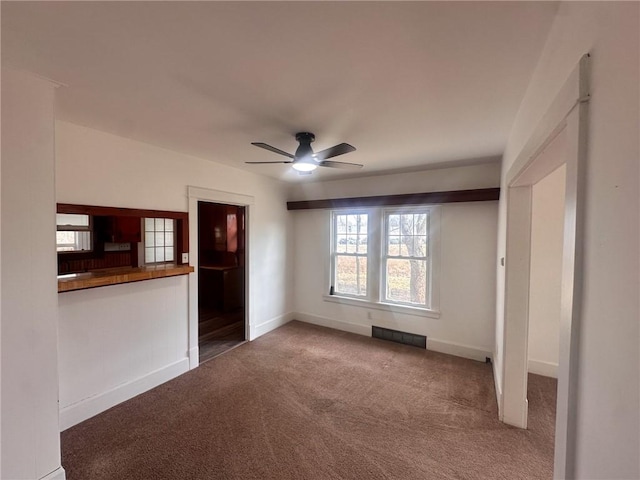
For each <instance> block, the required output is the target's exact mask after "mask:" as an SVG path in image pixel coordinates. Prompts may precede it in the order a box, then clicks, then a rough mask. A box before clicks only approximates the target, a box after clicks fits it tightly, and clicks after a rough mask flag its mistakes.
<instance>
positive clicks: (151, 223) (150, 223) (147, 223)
mask: <svg viewBox="0 0 640 480" xmlns="http://www.w3.org/2000/svg"><path fill="white" fill-rule="evenodd" d="M155 225H156V222H155V219H153V218H145V219H144V229H145V230H146V231H147V232H152V231H153V230H154V229H155V228H156V227H155Z"/></svg>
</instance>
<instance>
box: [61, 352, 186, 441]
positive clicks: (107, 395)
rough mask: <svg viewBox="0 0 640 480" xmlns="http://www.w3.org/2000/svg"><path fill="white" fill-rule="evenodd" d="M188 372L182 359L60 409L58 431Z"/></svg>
mask: <svg viewBox="0 0 640 480" xmlns="http://www.w3.org/2000/svg"><path fill="white" fill-rule="evenodd" d="M187 371H189V359H188V358H183V359H181V360H178V361H177V362H174V363H172V364H170V365H167V366H165V367H163V368H160V369H158V370H155V371H153V372H151V373H149V374H148V375H145V376H143V377H141V378H138V379H136V380H133V381H131V382H127V383H124V384H122V385H118V386H116V387H114V388H112V389H110V390H107V391H105V392H103V393H100V394H98V395H94V396H91V397H88V398H85V399H83V400H80V401H79V402H76V403H74V404H72V405H68V406H66V407H63V408H61V409H60V431H64V430H66V429H67V428H70V427H73V426H74V425H77V424H78V423H80V422H83V421H85V420H87V419H89V418H91V417H93V416H95V415H97V414H99V413H102V412H104V411H105V410H108V409H109V408H111V407H113V406H115V405H118V404H119V403H122V402H124V401H126V400H129V399H131V398H133V397H135V396H137V395H140V394H141V393H144V392H146V391H148V390H151V389H152V388H155V387H157V386H158V385H161V384H163V383H165V382H168V381H169V380H171V379H173V378H176V377H177V376H179V375H182V374H183V373H185V372H187Z"/></svg>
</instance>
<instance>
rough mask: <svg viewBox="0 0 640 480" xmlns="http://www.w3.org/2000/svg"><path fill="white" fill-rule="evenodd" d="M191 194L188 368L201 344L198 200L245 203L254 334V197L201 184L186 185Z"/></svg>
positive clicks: (247, 273)
mask: <svg viewBox="0 0 640 480" xmlns="http://www.w3.org/2000/svg"><path fill="white" fill-rule="evenodd" d="M187 196H188V198H189V263H190V264H191V265H193V266H194V267H195V272H194V273H192V274H191V275H189V352H188V355H189V369H190V370H191V369H194V368H196V367H197V366H198V365H199V364H200V361H199V348H198V265H199V263H198V262H199V259H198V202H199V201H203V202H213V203H223V204H226V205H237V206H240V207H245V231H246V236H245V241H246V245H245V279H244V284H245V317H244V318H245V320H244V321H245V336H246V338H252V337H251V305H250V298H251V296H250V279H251V274H250V269H251V234H252V233H251V232H252V231H253V229H252V228H251V206H252V205H253V204H254V203H255V199H254V197H253V196H251V195H243V194H240V193H233V192H225V191H222V190H213V189H210V188H202V187H193V186H189V187H187Z"/></svg>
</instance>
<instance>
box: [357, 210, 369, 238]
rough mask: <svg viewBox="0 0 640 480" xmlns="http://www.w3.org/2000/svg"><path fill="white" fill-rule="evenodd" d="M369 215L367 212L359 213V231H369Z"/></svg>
mask: <svg viewBox="0 0 640 480" xmlns="http://www.w3.org/2000/svg"><path fill="white" fill-rule="evenodd" d="M367 216H368V215H366V214H361V215H358V217H359V223H358V233H364V234H366V233H367Z"/></svg>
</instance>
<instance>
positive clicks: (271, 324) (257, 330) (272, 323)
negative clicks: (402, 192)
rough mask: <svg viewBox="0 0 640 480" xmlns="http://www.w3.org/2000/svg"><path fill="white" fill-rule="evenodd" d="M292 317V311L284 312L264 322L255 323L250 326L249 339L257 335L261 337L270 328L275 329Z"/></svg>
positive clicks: (253, 338)
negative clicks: (253, 325)
mask: <svg viewBox="0 0 640 480" xmlns="http://www.w3.org/2000/svg"><path fill="white" fill-rule="evenodd" d="M293 319H294V315H293V313H291V312H289V313H285V314H284V315H279V316H277V317H275V318H272V319H271V320H267V321H266V322H262V323H261V324H260V325H256V326H255V327H253V328H251V333H250V335H251V336H250V338H249V340H255V339H256V338H258V337H261V336H262V335H264V334H265V333H269V332H270V331H271V330H275V329H276V328H278V327H281V326H282V325H285V324H287V323H289V322H290V321H291V320H293Z"/></svg>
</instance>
